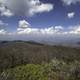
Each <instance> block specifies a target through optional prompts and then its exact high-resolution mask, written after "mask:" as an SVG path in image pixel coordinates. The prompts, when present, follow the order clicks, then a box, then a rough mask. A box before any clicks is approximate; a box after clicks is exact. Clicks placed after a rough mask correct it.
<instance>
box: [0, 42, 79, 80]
mask: <svg viewBox="0 0 80 80" xmlns="http://www.w3.org/2000/svg"><path fill="white" fill-rule="evenodd" d="M0 80H80V48H72V47H64V46H59V45H58V46H56V45H54V46H51V45H46V44H40V43H36V42H29V41H2V42H0Z"/></svg>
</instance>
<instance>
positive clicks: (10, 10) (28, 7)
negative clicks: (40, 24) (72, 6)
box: [0, 0, 54, 16]
mask: <svg viewBox="0 0 80 80" xmlns="http://www.w3.org/2000/svg"><path fill="white" fill-rule="evenodd" d="M0 4H1V7H0V8H1V10H0V12H1V14H2V15H7V16H12V15H13V14H15V15H21V16H23V15H25V16H32V15H34V14H36V13H42V12H49V11H51V10H52V9H53V7H54V6H53V4H51V3H42V2H41V1H40V0H0Z"/></svg>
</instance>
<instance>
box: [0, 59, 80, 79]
mask: <svg viewBox="0 0 80 80" xmlns="http://www.w3.org/2000/svg"><path fill="white" fill-rule="evenodd" d="M0 80H80V62H78V61H75V62H73V63H70V64H67V63H65V62H64V61H60V60H57V59H54V60H52V61H51V63H46V64H41V65H39V64H27V65H23V66H18V67H15V68H11V69H7V70H5V71H3V72H2V73H1V76H0Z"/></svg>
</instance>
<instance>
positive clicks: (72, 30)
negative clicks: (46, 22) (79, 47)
mask: <svg viewBox="0 0 80 80" xmlns="http://www.w3.org/2000/svg"><path fill="white" fill-rule="evenodd" d="M18 26H19V27H18V28H17V34H32V35H33V34H39V35H41V34H42V35H54V34H67V35H68V34H80V25H77V26H73V27H71V26H70V27H69V28H68V29H67V30H68V31H66V30H65V28H63V27H62V26H51V27H48V28H41V29H39V28H31V27H30V26H31V25H30V24H29V23H28V22H27V21H26V20H20V21H19V25H18Z"/></svg>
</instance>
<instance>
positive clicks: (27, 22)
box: [0, 0, 80, 41]
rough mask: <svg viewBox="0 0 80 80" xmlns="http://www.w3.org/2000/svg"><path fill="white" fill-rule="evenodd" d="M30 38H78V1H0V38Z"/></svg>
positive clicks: (79, 33) (79, 7) (79, 8)
mask: <svg viewBox="0 0 80 80" xmlns="http://www.w3.org/2000/svg"><path fill="white" fill-rule="evenodd" d="M35 35H36V36H35ZM65 36H67V37H65ZM33 38H34V39H35V40H36V39H44V40H45V39H47V40H49V39H51V40H53V39H55V41H56V39H58V40H63V39H64V38H66V39H67V40H71V39H75V38H76V39H78V40H79V39H80V0H0V40H7V39H8V40H12V39H23V40H26V39H33ZM64 40H65V39H64Z"/></svg>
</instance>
